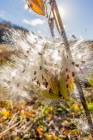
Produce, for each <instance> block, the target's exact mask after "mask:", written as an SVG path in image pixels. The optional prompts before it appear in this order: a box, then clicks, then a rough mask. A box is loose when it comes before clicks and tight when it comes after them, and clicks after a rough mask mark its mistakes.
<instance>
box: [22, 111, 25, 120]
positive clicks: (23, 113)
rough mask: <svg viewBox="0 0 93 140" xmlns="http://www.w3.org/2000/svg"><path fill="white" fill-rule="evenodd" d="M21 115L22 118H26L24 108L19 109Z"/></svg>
mask: <svg viewBox="0 0 93 140" xmlns="http://www.w3.org/2000/svg"><path fill="white" fill-rule="evenodd" d="M21 117H22V119H25V118H26V115H25V111H24V110H21Z"/></svg>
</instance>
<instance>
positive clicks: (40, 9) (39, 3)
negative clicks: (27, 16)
mask: <svg viewBox="0 0 93 140" xmlns="http://www.w3.org/2000/svg"><path fill="white" fill-rule="evenodd" d="M27 5H28V8H29V9H32V10H33V11H34V12H35V13H37V14H39V15H43V16H45V6H44V2H43V0H27Z"/></svg>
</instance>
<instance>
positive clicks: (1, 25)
mask: <svg viewBox="0 0 93 140" xmlns="http://www.w3.org/2000/svg"><path fill="white" fill-rule="evenodd" d="M11 28H13V29H15V30H21V31H23V32H24V33H27V32H28V30H27V29H25V28H23V27H20V26H18V25H15V24H12V23H11V22H9V21H5V20H2V19H0V43H4V42H5V41H4V40H3V36H4V34H5V32H9V29H11Z"/></svg>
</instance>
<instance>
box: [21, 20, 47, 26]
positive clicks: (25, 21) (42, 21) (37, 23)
mask: <svg viewBox="0 0 93 140" xmlns="http://www.w3.org/2000/svg"><path fill="white" fill-rule="evenodd" d="M23 22H24V23H26V24H28V25H32V26H37V25H42V24H44V22H45V20H41V19H39V18H38V19H32V20H27V19H24V20H23Z"/></svg>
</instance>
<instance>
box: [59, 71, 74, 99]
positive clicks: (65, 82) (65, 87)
mask: <svg viewBox="0 0 93 140" xmlns="http://www.w3.org/2000/svg"><path fill="white" fill-rule="evenodd" d="M59 89H60V93H61V94H62V96H63V97H64V99H68V97H69V95H70V93H71V92H72V91H73V89H74V85H73V77H72V75H71V73H70V72H68V73H66V72H65V71H63V72H62V73H61V74H60V79H59Z"/></svg>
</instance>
